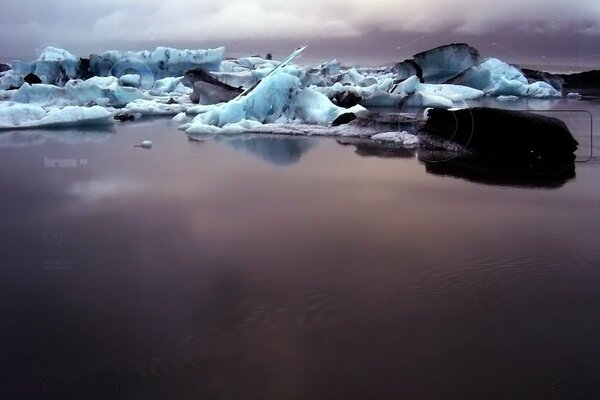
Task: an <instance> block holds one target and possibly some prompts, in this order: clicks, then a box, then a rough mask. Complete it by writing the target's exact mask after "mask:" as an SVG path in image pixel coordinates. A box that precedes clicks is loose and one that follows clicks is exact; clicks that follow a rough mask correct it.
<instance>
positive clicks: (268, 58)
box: [265, 53, 273, 60]
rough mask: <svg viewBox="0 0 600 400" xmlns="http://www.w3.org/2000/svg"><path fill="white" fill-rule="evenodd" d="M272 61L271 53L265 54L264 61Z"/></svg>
mask: <svg viewBox="0 0 600 400" xmlns="http://www.w3.org/2000/svg"><path fill="white" fill-rule="evenodd" d="M272 59H273V55H272V54H271V53H267V56H266V57H265V60H272Z"/></svg>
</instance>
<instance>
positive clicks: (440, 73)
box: [414, 43, 479, 83]
mask: <svg viewBox="0 0 600 400" xmlns="http://www.w3.org/2000/svg"><path fill="white" fill-rule="evenodd" d="M478 61H479V52H478V51H477V50H476V49H474V48H473V47H471V46H468V45H466V44H464V43H459V44H450V45H446V46H440V47H437V48H435V49H431V50H427V51H424V52H421V53H419V54H415V55H414V62H415V63H416V64H418V65H419V67H420V68H421V70H422V71H423V80H424V82H425V83H445V82H447V81H448V80H449V79H451V78H454V77H455V76H457V75H458V74H460V73H462V72H463V71H465V70H466V69H468V68H469V67H472V66H474V65H475V64H477V62H478Z"/></svg>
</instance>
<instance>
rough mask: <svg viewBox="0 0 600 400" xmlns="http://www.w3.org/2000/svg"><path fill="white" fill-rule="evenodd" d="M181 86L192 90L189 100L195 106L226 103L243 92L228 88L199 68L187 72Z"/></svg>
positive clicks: (239, 89) (238, 89)
mask: <svg viewBox="0 0 600 400" xmlns="http://www.w3.org/2000/svg"><path fill="white" fill-rule="evenodd" d="M183 84H184V85H186V86H189V87H191V88H193V90H194V91H193V92H192V94H191V95H190V100H191V101H192V102H193V103H196V104H216V103H223V102H227V101H230V100H232V99H234V98H236V97H237V96H238V95H240V94H241V93H242V92H243V90H242V89H241V88H236V87H233V86H229V85H228V84H226V83H223V82H221V81H220V80H218V79H216V78H215V77H213V76H212V75H210V74H209V73H208V72H205V71H204V70H202V69H199V68H197V69H192V70H189V71H187V72H186V73H185V78H184V80H183Z"/></svg>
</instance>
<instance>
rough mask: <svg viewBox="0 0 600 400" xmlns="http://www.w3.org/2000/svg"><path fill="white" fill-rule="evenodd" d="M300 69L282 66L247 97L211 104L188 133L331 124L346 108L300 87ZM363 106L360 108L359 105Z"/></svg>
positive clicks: (236, 131) (188, 128) (190, 126)
mask: <svg viewBox="0 0 600 400" xmlns="http://www.w3.org/2000/svg"><path fill="white" fill-rule="evenodd" d="M302 73H303V70H301V69H300V68H297V67H293V66H287V67H284V68H281V69H280V70H278V71H277V72H275V73H274V74H272V75H269V76H268V77H266V78H265V79H264V80H262V81H261V82H260V83H259V84H258V85H257V86H256V88H255V89H254V90H253V91H251V92H250V93H248V94H247V95H246V96H240V97H238V98H236V99H234V100H232V101H229V102H228V103H223V104H218V105H214V106H212V107H210V108H209V109H208V111H207V112H204V113H202V114H199V115H198V116H196V117H195V118H194V120H193V121H192V122H191V123H190V124H187V125H186V126H184V128H185V130H186V132H187V133H195V134H203V133H240V132H244V131H245V130H248V129H252V128H254V127H256V126H257V124H258V125H260V124H266V123H274V122H282V123H286V122H292V121H297V122H309V123H313V124H319V123H321V124H326V123H331V121H333V120H334V119H335V118H337V117H338V116H339V115H340V114H342V113H344V112H347V111H348V110H346V109H344V108H341V107H338V106H336V105H334V104H333V103H331V101H330V100H329V99H328V98H327V97H326V96H324V95H323V94H321V93H319V92H317V91H314V90H313V89H311V88H305V89H302V88H301V86H302V83H301V81H300V79H299V76H301V75H302ZM358 109H362V107H358V108H357V110H358Z"/></svg>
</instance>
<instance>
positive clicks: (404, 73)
mask: <svg viewBox="0 0 600 400" xmlns="http://www.w3.org/2000/svg"><path fill="white" fill-rule="evenodd" d="M392 72H393V73H394V74H396V77H395V78H394V83H400V82H402V81H404V80H406V79H408V78H410V77H411V76H413V75H416V76H417V77H418V78H419V81H421V82H423V70H422V69H421V67H420V66H419V64H417V63H416V62H415V60H404V61H402V62H401V63H398V64H396V65H394V66H393V67H392Z"/></svg>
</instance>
